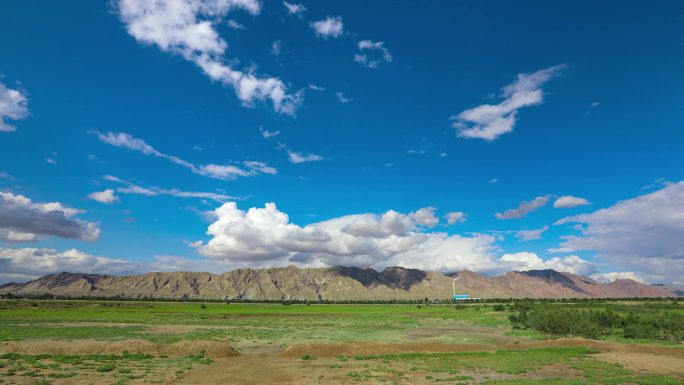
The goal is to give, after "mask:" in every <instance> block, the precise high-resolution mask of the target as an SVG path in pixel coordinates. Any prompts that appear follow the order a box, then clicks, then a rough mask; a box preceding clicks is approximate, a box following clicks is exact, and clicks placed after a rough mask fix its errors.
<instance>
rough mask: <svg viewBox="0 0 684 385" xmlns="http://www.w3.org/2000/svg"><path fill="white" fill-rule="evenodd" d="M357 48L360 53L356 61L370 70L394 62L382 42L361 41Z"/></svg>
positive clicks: (355, 57)
mask: <svg viewBox="0 0 684 385" xmlns="http://www.w3.org/2000/svg"><path fill="white" fill-rule="evenodd" d="M357 47H358V48H359V53H357V54H356V55H354V61H355V62H357V63H360V64H362V65H364V66H366V67H368V68H373V69H375V68H378V67H379V66H380V63H382V62H386V63H390V62H391V61H392V54H391V53H390V51H389V49H387V47H385V43H384V42H382V41H375V42H374V41H371V40H361V41H360V42H358V44H357ZM377 54H379V56H378V55H377Z"/></svg>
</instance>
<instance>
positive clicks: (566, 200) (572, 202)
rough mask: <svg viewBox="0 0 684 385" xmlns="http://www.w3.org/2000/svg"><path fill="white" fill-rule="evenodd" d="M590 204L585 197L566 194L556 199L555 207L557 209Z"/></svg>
mask: <svg viewBox="0 0 684 385" xmlns="http://www.w3.org/2000/svg"><path fill="white" fill-rule="evenodd" d="M588 204H589V201H588V200H586V199H584V198H578V197H574V196H572V195H564V196H562V197H560V198H558V199H556V201H555V202H553V207H555V208H557V209H567V208H571V207H577V206H586V205H588Z"/></svg>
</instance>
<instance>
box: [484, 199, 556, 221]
mask: <svg viewBox="0 0 684 385" xmlns="http://www.w3.org/2000/svg"><path fill="white" fill-rule="evenodd" d="M548 202H549V197H548V196H543V197H536V198H534V199H533V200H531V201H524V202H520V204H519V205H518V207H516V208H514V209H508V210H506V211H504V212H503V213H496V214H495V215H494V216H495V217H496V218H497V219H519V218H524V217H525V216H526V215H527V214H528V213H530V212H532V211H534V210H537V209H539V208H541V207H544V206H546V204H547V203H548Z"/></svg>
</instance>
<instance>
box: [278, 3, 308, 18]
mask: <svg viewBox="0 0 684 385" xmlns="http://www.w3.org/2000/svg"><path fill="white" fill-rule="evenodd" d="M283 5H284V6H285V9H286V10H287V13H288V14H290V15H297V16H299V15H301V14H302V13H304V12H305V11H306V7H305V6H304V4H299V3H288V2H287V1H283Z"/></svg>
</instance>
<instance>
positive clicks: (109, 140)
mask: <svg viewBox="0 0 684 385" xmlns="http://www.w3.org/2000/svg"><path fill="white" fill-rule="evenodd" d="M90 132H91V133H92V134H94V135H96V136H97V138H98V139H99V140H100V141H101V142H102V143H106V144H109V145H112V146H115V147H121V148H126V149H128V150H132V151H137V152H140V153H142V154H145V155H150V156H154V157H157V158H162V159H166V160H168V161H170V162H172V163H175V164H177V165H179V166H182V167H185V168H187V169H188V170H190V171H192V172H193V173H195V174H198V175H202V176H206V177H209V178H214V179H220V180H232V179H236V178H238V177H249V176H255V175H258V174H270V175H274V174H276V173H277V172H278V171H277V170H276V169H275V168H274V167H271V166H269V165H268V164H266V163H264V162H258V161H243V162H241V163H239V164H229V165H225V164H223V165H221V164H204V165H198V164H194V163H191V162H188V161H186V160H184V159H181V158H179V157H177V156H173V155H168V154H165V153H163V152H160V151H157V150H156V149H155V148H154V147H152V146H150V145H149V144H147V143H145V141H144V140H142V139H139V138H135V137H133V136H132V135H130V134H128V133H125V132H117V133H114V132H107V133H102V132H99V131H90Z"/></svg>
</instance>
